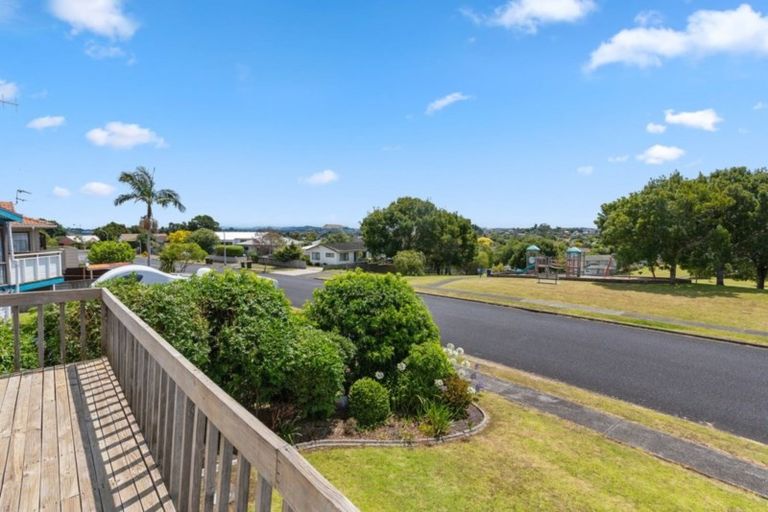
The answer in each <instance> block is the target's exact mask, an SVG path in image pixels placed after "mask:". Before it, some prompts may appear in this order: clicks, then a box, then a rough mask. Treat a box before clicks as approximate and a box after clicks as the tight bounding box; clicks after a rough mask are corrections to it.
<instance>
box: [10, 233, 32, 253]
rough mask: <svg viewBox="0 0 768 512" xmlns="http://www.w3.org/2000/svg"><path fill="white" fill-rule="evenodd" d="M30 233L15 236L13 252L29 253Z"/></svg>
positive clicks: (15, 234)
mask: <svg viewBox="0 0 768 512" xmlns="http://www.w3.org/2000/svg"><path fill="white" fill-rule="evenodd" d="M29 251H30V248H29V233H14V234H13V252H29Z"/></svg>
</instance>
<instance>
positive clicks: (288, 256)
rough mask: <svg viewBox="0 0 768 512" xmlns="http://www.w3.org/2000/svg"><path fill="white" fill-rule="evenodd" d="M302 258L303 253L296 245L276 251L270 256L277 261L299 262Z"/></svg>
mask: <svg viewBox="0 0 768 512" xmlns="http://www.w3.org/2000/svg"><path fill="white" fill-rule="evenodd" d="M303 256H304V251H302V250H301V247H299V246H298V245H296V244H289V245H286V246H285V247H281V248H280V249H278V250H276V251H275V253H274V254H273V255H272V257H273V258H275V259H276V260H277V261H294V260H300V259H301V258H302V257H303Z"/></svg>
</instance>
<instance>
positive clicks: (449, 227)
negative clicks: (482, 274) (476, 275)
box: [360, 197, 477, 273]
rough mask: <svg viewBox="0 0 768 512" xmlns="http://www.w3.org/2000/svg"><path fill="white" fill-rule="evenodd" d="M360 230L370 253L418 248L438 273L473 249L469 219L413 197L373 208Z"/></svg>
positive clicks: (463, 263) (469, 255)
mask: <svg viewBox="0 0 768 512" xmlns="http://www.w3.org/2000/svg"><path fill="white" fill-rule="evenodd" d="M360 231H361V233H362V235H363V240H364V241H365V244H366V247H367V248H368V250H370V251H371V252H372V253H374V254H384V255H386V256H388V257H393V256H394V255H395V254H397V253H398V252H400V251H405V250H416V251H420V252H422V253H423V254H424V256H425V257H426V259H427V262H428V263H429V265H430V266H431V267H432V268H433V270H435V271H436V272H438V273H441V272H449V271H450V269H451V267H454V266H459V267H465V266H466V265H468V264H470V263H471V262H472V260H473V259H474V257H475V252H476V250H477V237H476V234H475V231H474V229H473V227H472V223H471V222H470V221H469V219H466V218H464V217H462V216H460V215H459V214H457V213H451V212H448V211H446V210H443V209H439V208H437V207H436V206H435V205H434V204H432V203H431V202H429V201H425V200H423V199H418V198H414V197H401V198H399V199H397V200H396V201H394V202H393V203H391V204H390V205H389V206H387V207H386V208H382V209H376V210H374V211H373V212H371V213H370V214H368V216H367V217H366V218H365V219H363V222H362V224H361V227H360Z"/></svg>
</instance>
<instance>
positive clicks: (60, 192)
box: [53, 185, 72, 197]
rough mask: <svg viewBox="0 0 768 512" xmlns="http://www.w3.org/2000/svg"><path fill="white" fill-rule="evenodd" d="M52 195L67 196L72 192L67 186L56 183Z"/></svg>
mask: <svg viewBox="0 0 768 512" xmlns="http://www.w3.org/2000/svg"><path fill="white" fill-rule="evenodd" d="M53 195H55V196H56V197H69V196H71V195H72V192H70V191H69V189H68V188H64V187H60V186H58V185H56V186H55V187H53Z"/></svg>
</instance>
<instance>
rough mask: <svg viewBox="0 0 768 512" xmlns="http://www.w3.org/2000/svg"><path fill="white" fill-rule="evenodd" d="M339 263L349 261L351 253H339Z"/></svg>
mask: <svg viewBox="0 0 768 512" xmlns="http://www.w3.org/2000/svg"><path fill="white" fill-rule="evenodd" d="M339 261H349V253H348V252H342V253H339Z"/></svg>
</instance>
